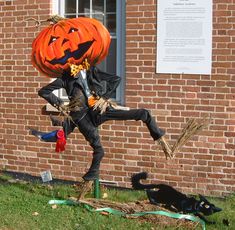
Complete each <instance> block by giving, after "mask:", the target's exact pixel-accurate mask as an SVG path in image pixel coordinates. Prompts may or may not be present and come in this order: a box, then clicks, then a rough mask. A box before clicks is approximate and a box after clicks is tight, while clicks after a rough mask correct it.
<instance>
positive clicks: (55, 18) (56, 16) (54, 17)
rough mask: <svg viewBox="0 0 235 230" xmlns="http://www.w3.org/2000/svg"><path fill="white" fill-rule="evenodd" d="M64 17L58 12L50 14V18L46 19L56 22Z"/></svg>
mask: <svg viewBox="0 0 235 230" xmlns="http://www.w3.org/2000/svg"><path fill="white" fill-rule="evenodd" d="M64 19H65V18H63V17H61V16H60V15H58V14H55V15H52V16H51V17H50V18H48V19H47V20H46V21H47V22H50V23H52V24H56V23H57V22H59V21H61V20H64Z"/></svg>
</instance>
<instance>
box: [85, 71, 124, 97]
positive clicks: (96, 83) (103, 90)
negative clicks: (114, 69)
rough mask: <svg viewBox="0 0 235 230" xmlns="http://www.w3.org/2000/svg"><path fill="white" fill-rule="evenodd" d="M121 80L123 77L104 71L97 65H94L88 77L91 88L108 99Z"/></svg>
mask: <svg viewBox="0 0 235 230" xmlns="http://www.w3.org/2000/svg"><path fill="white" fill-rule="evenodd" d="M120 82H121V78H120V77H118V76H117V75H114V74H109V73H106V72H103V71H101V70H99V69H98V68H97V67H93V69H92V70H91V72H90V75H89V78H88V83H89V87H90V89H91V90H92V91H94V92H95V93H96V94H97V95H98V96H100V97H104V98H106V99H108V98H110V97H112V94H113V93H114V92H115V90H116V89H117V87H118V85H119V84H120Z"/></svg>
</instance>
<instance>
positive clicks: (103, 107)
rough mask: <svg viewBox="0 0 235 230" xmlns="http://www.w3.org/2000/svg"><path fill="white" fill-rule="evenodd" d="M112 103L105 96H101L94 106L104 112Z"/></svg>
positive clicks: (94, 108)
mask: <svg viewBox="0 0 235 230" xmlns="http://www.w3.org/2000/svg"><path fill="white" fill-rule="evenodd" d="M109 105H110V102H109V101H108V100H106V99H104V98H102V97H101V98H100V99H98V100H97V101H96V102H95V105H94V107H93V110H96V109H99V110H100V113H101V114H102V113H104V112H105V111H106V109H107V107H108V106H109Z"/></svg>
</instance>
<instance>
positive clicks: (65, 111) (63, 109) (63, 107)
mask: <svg viewBox="0 0 235 230" xmlns="http://www.w3.org/2000/svg"><path fill="white" fill-rule="evenodd" d="M57 109H58V110H59V111H60V113H62V114H63V115H65V116H68V114H69V108H68V106H67V105H64V104H61V105H59V106H57Z"/></svg>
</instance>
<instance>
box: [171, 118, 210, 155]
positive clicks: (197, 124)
mask: <svg viewBox="0 0 235 230" xmlns="http://www.w3.org/2000/svg"><path fill="white" fill-rule="evenodd" d="M210 121H211V117H204V118H203V119H201V120H196V119H195V118H190V119H189V120H188V122H187V124H186V126H185V127H184V129H183V130H182V132H181V134H180V136H179V138H178V139H177V141H176V143H175V144H174V146H173V147H172V154H173V156H175V154H176V153H177V152H179V151H180V149H181V147H182V146H183V145H185V144H186V142H187V141H188V140H189V139H190V138H191V137H192V136H194V135H196V134H197V133H198V132H199V131H201V130H202V129H204V128H206V127H207V126H208V125H209V123H210Z"/></svg>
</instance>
